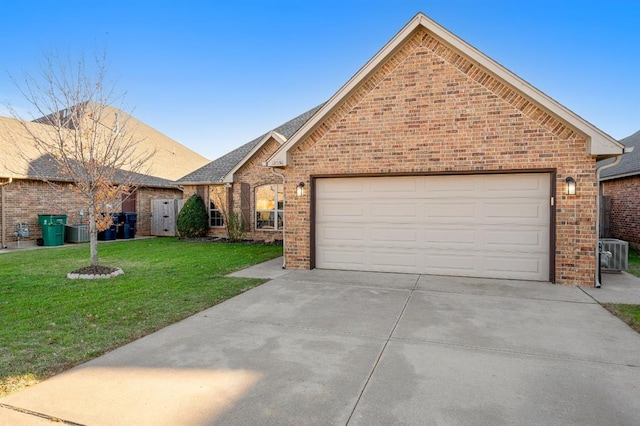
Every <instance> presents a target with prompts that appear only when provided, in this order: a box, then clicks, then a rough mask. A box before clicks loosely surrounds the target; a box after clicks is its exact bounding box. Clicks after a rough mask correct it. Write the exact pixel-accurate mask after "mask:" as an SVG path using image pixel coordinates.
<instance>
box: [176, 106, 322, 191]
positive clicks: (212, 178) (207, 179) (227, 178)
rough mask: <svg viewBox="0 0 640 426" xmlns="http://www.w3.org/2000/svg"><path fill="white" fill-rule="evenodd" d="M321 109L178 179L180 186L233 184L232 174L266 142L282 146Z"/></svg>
mask: <svg viewBox="0 0 640 426" xmlns="http://www.w3.org/2000/svg"><path fill="white" fill-rule="evenodd" d="M321 107H322V105H319V106H317V107H315V108H312V109H310V110H309V111H307V112H305V113H303V114H300V115H299V116H297V117H295V118H294V119H292V120H289V121H287V122H286V123H284V124H282V125H280V126H278V127H276V128H275V129H273V130H271V131H269V132H267V133H265V134H264V135H262V136H260V137H258V138H256V139H253V140H252V141H250V142H247V143H245V144H244V145H242V146H240V147H239V148H236V149H234V150H233V151H231V152H228V153H227V154H225V155H223V156H222V157H220V158H217V159H216V160H214V161H212V162H210V163H209V164H207V165H205V166H203V167H201V168H199V169H198V170H196V171H194V172H192V173H189V174H188V175H186V176H183V177H182V178H180V179H178V181H177V183H179V184H181V185H208V184H219V183H223V182H233V174H234V173H235V172H236V171H237V170H238V169H239V168H240V167H242V165H243V164H244V163H246V162H247V161H248V160H249V159H250V158H251V157H253V155H254V154H255V153H256V152H257V151H258V150H259V149H260V147H261V146H262V145H264V144H265V143H266V142H267V141H268V140H270V139H271V138H274V139H276V140H277V141H278V143H280V144H283V143H285V142H286V140H287V139H288V138H290V137H291V135H293V134H294V133H295V132H296V131H298V129H299V128H300V127H301V126H302V125H303V124H304V123H306V122H307V121H308V120H309V119H310V118H311V117H313V115H314V114H315V113H316V112H317V111H318V110H319V109H320V108H321Z"/></svg>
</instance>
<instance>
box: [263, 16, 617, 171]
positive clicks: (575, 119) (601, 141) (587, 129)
mask: <svg viewBox="0 0 640 426" xmlns="http://www.w3.org/2000/svg"><path fill="white" fill-rule="evenodd" d="M419 26H422V27H424V28H425V29H426V30H427V31H429V32H431V33H432V34H433V35H435V36H436V37H438V38H439V39H440V40H442V41H444V42H445V43H447V44H449V45H450V46H451V47H453V48H454V49H456V50H457V51H459V52H461V53H462V54H463V55H465V56H467V57H468V58H469V59H471V60H472V61H474V62H476V63H477V64H479V65H480V66H481V67H483V68H485V69H487V70H488V71H489V72H491V73H493V74H494V75H496V76H497V77H498V78H500V79H502V80H503V81H504V82H505V83H507V84H509V85H510V86H512V87H513V88H515V89H516V90H519V91H520V92H521V93H523V94H524V95H526V96H527V97H529V98H530V99H531V100H533V101H534V102H536V103H537V104H539V105H540V106H542V107H543V108H545V109H547V110H549V111H550V112H551V113H553V114H555V115H556V116H557V117H558V118H560V119H561V120H563V121H565V122H566V123H567V124H569V125H570V126H571V127H573V128H574V129H575V130H577V131H579V132H581V133H583V134H584V135H586V136H587V137H588V138H589V141H588V142H589V143H588V149H587V154H588V155H593V156H602V155H619V154H622V153H623V150H624V146H623V145H622V144H620V143H619V142H617V141H616V140H615V139H614V138H612V137H611V136H609V135H607V134H606V133H604V132H603V131H602V130H600V129H598V128H597V127H595V126H594V125H592V124H591V123H589V122H587V121H586V120H584V119H583V118H581V117H580V116H578V115H577V114H575V113H574V112H572V111H570V110H569V109H567V108H566V107H564V106H562V105H561V104H559V103H558V102H556V101H555V100H553V99H552V98H550V97H549V96H547V95H546V94H544V93H543V92H541V91H540V90H538V89H536V88H535V87H533V86H532V85H530V84H529V83H527V82H526V81H524V80H523V79H521V78H520V77H518V76H517V75H515V74H514V73H512V72H511V71H509V70H508V69H506V68H505V67H503V66H502V65H500V64H499V63H497V62H496V61H494V60H492V59H491V58H489V57H488V56H486V55H485V54H483V53H482V52H480V51H479V50H477V49H476V48H475V47H473V46H471V45H470V44H468V43H467V42H465V41H463V40H462V39H460V38H458V37H457V36H455V35H454V34H452V33H451V32H449V31H448V30H446V29H445V28H443V27H442V26H440V25H439V24H437V23H436V22H434V21H433V20H431V19H429V18H428V17H427V16H426V15H424V14H422V13H418V14H417V15H416V16H415V17H414V18H413V19H412V20H411V21H410V22H409V23H408V24H407V25H406V26H405V27H404V28H403V29H402V30H400V32H399V33H398V34H396V35H395V36H394V37H393V38H392V39H391V41H390V42H389V43H387V44H386V45H385V46H384V47H383V48H382V50H380V51H379V52H378V53H377V54H376V55H375V56H374V57H373V58H372V59H371V60H370V61H369V62H367V64H366V65H365V66H364V67H362V68H361V69H360V70H359V71H358V72H357V73H356V74H355V75H354V76H353V77H352V78H351V79H350V80H349V81H348V82H347V84H345V85H344V86H343V87H342V88H341V89H340V90H338V92H336V94H335V95H333V97H332V98H331V99H329V101H327V103H326V104H325V105H324V106H323V107H322V108H320V110H318V112H317V113H316V114H315V115H314V116H313V117H312V118H311V120H309V121H307V122H306V123H305V124H304V125H303V126H302V127H301V128H300V129H299V130H298V131H297V132H296V133H295V134H294V135H293V136H292V137H291V138H290V139H289V140H288V141H287V143H286V144H284V145H282V146H281V147H280V149H278V150H277V151H276V152H275V153H274V155H272V156H271V158H269V160H268V161H267V164H268V165H269V166H271V167H284V166H287V165H288V164H289V156H288V152H289V151H290V150H291V149H292V148H294V147H295V146H296V145H297V144H298V143H299V142H300V141H301V140H302V139H303V138H304V137H306V136H307V135H308V134H309V133H311V132H312V131H313V129H314V128H315V127H316V126H317V125H318V124H319V123H320V122H321V121H322V119H324V117H326V116H327V115H328V114H329V113H330V112H331V110H332V109H333V108H335V107H336V106H337V105H338V104H339V103H340V102H341V101H342V100H343V99H344V98H345V97H346V96H347V95H348V94H349V93H350V92H351V91H352V90H354V89H355V88H356V87H357V86H358V85H359V84H360V83H361V82H362V81H363V80H364V79H365V78H366V77H367V76H368V75H369V74H370V73H371V72H373V71H374V70H375V69H376V68H377V67H378V66H379V65H380V64H381V63H382V62H384V61H385V60H386V59H387V58H388V57H389V56H390V55H391V54H393V52H394V51H395V49H396V48H397V47H398V46H399V45H400V44H401V43H402V42H404V40H405V39H407V38H408V37H409V36H410V35H411V33H413V31H414V30H415V29H416V28H418V27H419Z"/></svg>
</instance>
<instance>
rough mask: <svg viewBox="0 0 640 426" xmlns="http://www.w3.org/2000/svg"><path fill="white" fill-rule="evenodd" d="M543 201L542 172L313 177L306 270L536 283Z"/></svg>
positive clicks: (546, 226)
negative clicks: (312, 226) (311, 259)
mask: <svg viewBox="0 0 640 426" xmlns="http://www.w3.org/2000/svg"><path fill="white" fill-rule="evenodd" d="M354 181H357V184H354ZM343 184H344V185H345V187H346V189H344V190H343V189H341V188H340V187H341V185H343ZM344 194H349V196H348V197H344ZM549 197H550V175H549V174H543V173H540V174H532V173H528V174H504V175H465V176H435V177H434V176H411V177H389V178H327V179H318V180H317V181H316V266H317V267H319V268H334V269H353V270H364V271H385V272H412V273H425V274H444V275H464V276H477V277H489V278H491V277H496V278H514V279H528V280H541V281H546V280H548V277H549V257H550V254H549V247H550V206H549Z"/></svg>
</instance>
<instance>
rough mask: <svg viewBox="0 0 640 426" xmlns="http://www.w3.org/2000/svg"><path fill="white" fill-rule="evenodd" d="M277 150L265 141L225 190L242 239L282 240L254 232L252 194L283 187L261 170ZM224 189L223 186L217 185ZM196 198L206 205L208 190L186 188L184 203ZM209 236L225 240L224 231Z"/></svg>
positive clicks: (277, 233)
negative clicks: (239, 218)
mask: <svg viewBox="0 0 640 426" xmlns="http://www.w3.org/2000/svg"><path fill="white" fill-rule="evenodd" d="M279 147H280V144H279V143H278V142H277V141H275V140H274V139H270V140H268V141H266V142H265V143H264V144H263V145H262V146H261V147H260V149H259V150H258V151H257V152H256V153H255V154H254V155H253V156H252V157H251V158H250V159H249V160H247V161H246V162H245V163H244V164H243V165H242V166H241V167H240V168H239V169H238V170H237V171H236V173H235V175H234V179H235V182H234V183H233V184H231V187H230V188H229V189H228V191H229V194H228V197H227V199H228V205H230V206H232V210H233V212H235V213H238V214H240V215H241V216H242V218H243V220H244V221H245V226H246V229H247V232H246V233H245V235H244V238H245V239H249V240H258V241H265V242H269V243H271V242H274V241H280V240H282V231H270V230H259V229H256V223H255V209H256V195H255V190H256V188H257V187H258V186H261V185H268V184H282V183H283V179H282V177H279V176H277V175H276V174H274V173H273V170H272V169H271V168H268V167H264V166H263V163H264V162H265V161H266V160H267V159H268V158H269V157H270V156H271V155H272V154H273V153H274V152H275V151H276V149H278V148H279ZM220 185H222V186H224V184H220ZM195 193H197V194H199V195H200V196H201V197H202V198H203V199H204V201H205V205H206V206H208V205H209V187H208V186H204V185H185V186H184V199H185V200H186V199H187V198H189V197H190V196H191V195H192V194H195ZM207 235H209V236H216V237H223V238H226V237H227V231H226V229H225V228H218V227H211V228H209V231H208V232H207Z"/></svg>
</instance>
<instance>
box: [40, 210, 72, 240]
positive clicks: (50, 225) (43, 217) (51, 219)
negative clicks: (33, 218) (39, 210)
mask: <svg viewBox="0 0 640 426" xmlns="http://www.w3.org/2000/svg"><path fill="white" fill-rule="evenodd" d="M38 223H39V224H40V226H41V227H42V240H43V242H44V244H43V245H45V246H61V245H63V244H64V226H65V225H66V223H67V215H65V214H39V215H38Z"/></svg>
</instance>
